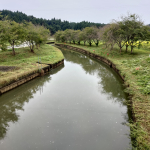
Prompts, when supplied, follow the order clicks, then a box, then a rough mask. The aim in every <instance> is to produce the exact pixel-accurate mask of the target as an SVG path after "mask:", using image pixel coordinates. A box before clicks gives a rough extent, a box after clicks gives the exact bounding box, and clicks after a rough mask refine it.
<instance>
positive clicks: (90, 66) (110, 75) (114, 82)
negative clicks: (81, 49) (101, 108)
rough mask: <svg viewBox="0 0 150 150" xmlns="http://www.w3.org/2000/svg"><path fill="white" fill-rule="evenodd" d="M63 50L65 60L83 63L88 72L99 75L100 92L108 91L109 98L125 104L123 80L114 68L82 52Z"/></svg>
mask: <svg viewBox="0 0 150 150" xmlns="http://www.w3.org/2000/svg"><path fill="white" fill-rule="evenodd" d="M61 50H62V52H63V54H64V56H65V60H67V61H69V62H72V63H75V64H79V65H81V66H82V68H83V69H84V70H85V72H86V74H90V75H95V74H96V75H97V78H99V82H98V86H99V87H98V89H99V91H100V92H102V93H104V94H105V93H106V94H107V96H108V95H109V96H108V99H111V100H112V99H113V100H114V102H117V103H120V104H121V105H125V104H124V100H125V98H127V96H126V95H125V93H124V92H123V90H124V88H123V86H122V84H123V82H122V81H121V79H120V77H119V76H118V75H117V74H116V72H114V71H113V69H111V68H109V66H107V65H105V64H103V63H101V65H100V64H99V62H97V61H96V60H94V59H92V58H90V59H89V57H87V56H85V55H82V54H80V53H77V52H74V51H70V50H67V49H61ZM92 60H94V61H92ZM120 83H122V84H120ZM124 97H125V98H124Z"/></svg>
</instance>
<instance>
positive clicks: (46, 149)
mask: <svg viewBox="0 0 150 150" xmlns="http://www.w3.org/2000/svg"><path fill="white" fill-rule="evenodd" d="M62 52H63V54H64V57H65V65H64V66H61V67H59V68H57V69H55V70H53V71H52V72H51V74H50V75H46V76H44V77H41V78H36V79H34V80H32V81H30V82H28V83H26V84H24V85H22V86H20V87H18V88H16V89H14V90H12V91H10V92H8V93H6V94H4V95H2V96H0V150H127V149H128V148H129V147H130V138H129V133H130V128H129V127H127V126H126V125H125V123H127V122H128V120H129V116H130V112H129V110H128V109H127V106H126V105H125V104H124V101H125V100H126V99H127V96H126V95H125V93H124V92H123V89H124V88H123V86H122V84H123V83H122V81H121V79H120V78H119V76H118V75H117V74H116V73H115V72H114V71H113V70H112V69H110V68H109V67H108V66H106V65H104V64H103V63H99V62H97V61H95V60H93V59H90V58H88V57H87V56H85V55H82V54H80V53H77V52H73V51H68V50H63V49H62Z"/></svg>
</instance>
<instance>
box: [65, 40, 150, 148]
mask: <svg viewBox="0 0 150 150" xmlns="http://www.w3.org/2000/svg"><path fill="white" fill-rule="evenodd" d="M65 44H67V43H65ZM68 45H71V46H75V47H79V48H82V49H85V50H87V51H90V52H92V53H96V54H98V55H101V56H103V57H106V58H107V59H109V60H111V61H112V62H113V63H114V64H116V66H117V68H118V69H119V70H120V72H121V74H122V75H124V76H125V84H126V85H130V86H129V87H128V88H127V89H126V91H127V92H128V93H130V95H132V102H133V104H132V108H133V112H134V113H135V118H136V122H135V123H134V124H131V125H130V126H131V130H132V132H131V136H132V137H133V138H136V140H137V142H136V143H134V145H136V146H137V147H138V149H143V150H148V149H150V57H149V55H150V45H146V44H145V45H143V48H142V49H136V48H135V49H134V53H133V54H130V51H128V52H127V53H126V52H125V48H123V52H122V54H120V53H119V48H118V47H117V46H115V47H114V49H113V50H112V51H110V50H109V49H106V48H104V47H105V46H103V45H102V43H101V44H100V45H99V46H98V47H96V46H95V45H94V44H93V45H92V46H91V47H90V46H88V45H86V46H84V45H83V43H81V45H77V44H75V45H74V44H68Z"/></svg>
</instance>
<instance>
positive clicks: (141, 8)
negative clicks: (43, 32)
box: [0, 0, 150, 24]
mask: <svg viewBox="0 0 150 150" xmlns="http://www.w3.org/2000/svg"><path fill="white" fill-rule="evenodd" d="M3 9H7V10H11V11H17V10H18V11H21V12H23V13H25V14H27V15H33V16H35V17H37V18H45V19H52V18H54V17H55V18H56V19H61V20H67V21H69V22H81V21H84V20H85V21H90V22H97V23H109V22H110V21H111V20H112V19H118V18H119V17H120V16H121V15H126V14H127V12H130V13H136V14H138V15H139V16H140V17H141V18H142V20H143V21H144V23H145V24H150V0H122V1H121V0H34V1H33V0H1V2H0V10H3Z"/></svg>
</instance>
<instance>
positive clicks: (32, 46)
mask: <svg viewBox="0 0 150 150" xmlns="http://www.w3.org/2000/svg"><path fill="white" fill-rule="evenodd" d="M33 48H34V45H33V44H32V45H31V52H32V53H34V50H33Z"/></svg>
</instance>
